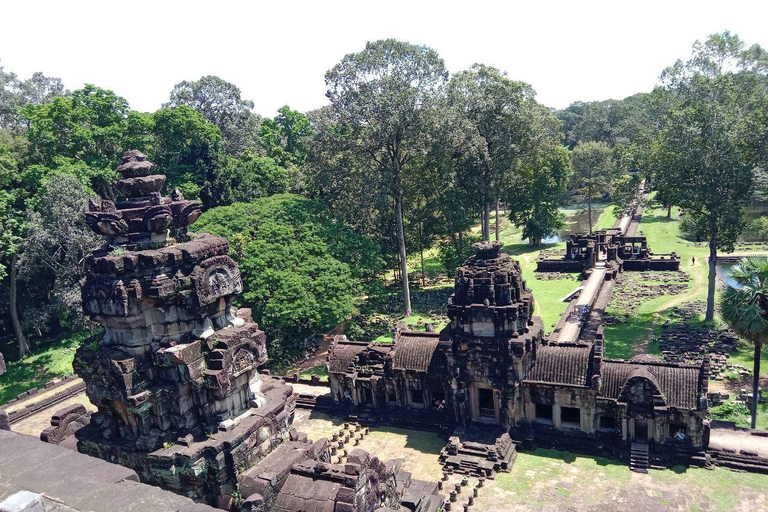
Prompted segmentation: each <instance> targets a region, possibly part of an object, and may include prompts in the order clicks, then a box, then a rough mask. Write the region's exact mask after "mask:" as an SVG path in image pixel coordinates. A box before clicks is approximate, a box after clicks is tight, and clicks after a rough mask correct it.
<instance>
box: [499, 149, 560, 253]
mask: <svg viewBox="0 0 768 512" xmlns="http://www.w3.org/2000/svg"><path fill="white" fill-rule="evenodd" d="M570 176H571V161H570V158H569V157H568V150H567V149H566V148H564V147H562V146H548V147H545V148H542V149H541V150H539V151H537V152H536V153H535V154H534V155H532V156H531V157H530V158H528V159H526V160H525V161H524V162H523V163H522V165H520V166H519V168H518V169H517V170H516V172H515V174H514V176H513V177H512V178H511V181H512V186H510V187H508V188H507V194H508V195H507V196H506V197H505V198H504V200H505V201H504V202H505V204H506V205H508V207H507V208H508V210H509V217H510V220H512V222H513V223H514V224H515V225H516V226H518V227H522V228H523V238H527V239H529V240H530V241H531V244H532V245H540V244H541V240H542V238H546V237H548V236H550V235H553V234H554V233H555V232H557V231H558V230H560V229H562V228H563V227H564V226H565V215H563V214H562V213H560V210H559V207H560V205H561V204H562V200H563V195H564V193H565V189H566V186H567V185H568V181H569V180H570Z"/></svg>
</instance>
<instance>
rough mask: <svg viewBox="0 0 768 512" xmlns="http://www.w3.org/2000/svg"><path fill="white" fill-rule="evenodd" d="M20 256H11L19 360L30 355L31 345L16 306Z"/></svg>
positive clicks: (12, 296) (13, 321)
mask: <svg viewBox="0 0 768 512" xmlns="http://www.w3.org/2000/svg"><path fill="white" fill-rule="evenodd" d="M18 259H19V256H18V255H17V254H15V253H14V254H13V256H11V268H10V288H11V293H10V295H11V296H10V301H9V302H10V310H11V323H12V324H13V333H14V334H15V335H16V341H17V342H18V343H19V359H21V358H22V357H24V356H25V355H27V354H29V352H30V350H29V343H28V342H27V338H25V337H24V333H23V332H22V331H21V323H20V322H19V309H18V306H17V305H16V297H17V294H18V292H17V289H18V286H17V279H16V274H17V273H18V269H17V268H16V264H17V263H18Z"/></svg>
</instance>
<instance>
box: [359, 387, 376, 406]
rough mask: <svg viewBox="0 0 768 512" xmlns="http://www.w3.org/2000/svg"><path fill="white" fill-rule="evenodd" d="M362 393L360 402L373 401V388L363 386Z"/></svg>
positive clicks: (367, 402)
mask: <svg viewBox="0 0 768 512" xmlns="http://www.w3.org/2000/svg"><path fill="white" fill-rule="evenodd" d="M360 391H361V393H360V403H361V404H370V403H372V402H373V392H372V391H371V388H365V387H364V388H362V389H361V390H360Z"/></svg>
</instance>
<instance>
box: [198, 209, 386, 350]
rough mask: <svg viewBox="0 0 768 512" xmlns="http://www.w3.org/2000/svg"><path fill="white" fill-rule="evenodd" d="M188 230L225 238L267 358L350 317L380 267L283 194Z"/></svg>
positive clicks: (365, 244)
mask: <svg viewBox="0 0 768 512" xmlns="http://www.w3.org/2000/svg"><path fill="white" fill-rule="evenodd" d="M196 229H197V231H199V232H209V233H212V234H214V235H217V236H224V237H226V238H228V239H229V240H230V243H231V244H232V247H233V251H232V253H233V254H232V255H233V257H234V258H236V259H237V260H238V263H239V264H240V270H241V273H242V276H243V284H244V290H243V298H244V300H245V302H246V303H247V304H248V305H250V306H251V307H252V308H253V312H254V316H255V318H256V319H257V321H258V322H259V324H260V325H261V326H262V327H263V328H264V329H265V330H266V331H267V332H268V334H269V335H270V341H271V344H272V345H271V347H270V355H271V358H272V359H273V361H274V362H275V363H280V362H290V360H288V361H285V360H283V361H281V359H289V358H291V357H295V356H296V355H297V354H298V353H299V352H300V351H301V350H303V349H304V348H305V347H306V346H307V344H309V343H311V342H314V341H315V338H316V337H317V336H318V335H319V334H320V333H321V332H323V331H325V330H327V329H329V328H331V327H333V326H334V325H336V324H337V323H338V322H340V321H342V320H344V319H346V318H347V317H349V316H351V315H353V314H354V313H355V312H356V311H357V302H358V297H359V295H360V294H361V293H362V292H363V288H364V284H365V283H366V282H367V281H370V280H372V279H375V278H376V276H377V275H379V274H380V273H381V272H382V270H383V262H382V260H381V257H380V255H379V249H378V248H377V247H376V245H375V244H373V243H372V242H371V241H369V240H367V239H366V238H364V237H362V236H359V235H356V234H355V233H353V232H352V231H351V230H350V229H349V228H347V227H346V226H344V225H342V224H340V223H338V222H335V221H333V220H332V219H331V217H330V215H329V213H328V210H327V209H326V208H325V207H324V206H323V205H321V204H319V203H316V202H314V201H310V200H307V199H303V198H301V197H298V196H294V195H290V194H280V195H275V196H271V197H267V198H262V199H258V200H256V201H253V202H251V203H236V204H233V205H231V206H226V207H219V208H214V209H212V210H209V211H208V212H206V213H205V214H203V216H202V217H201V218H200V220H199V221H198V223H197V224H196Z"/></svg>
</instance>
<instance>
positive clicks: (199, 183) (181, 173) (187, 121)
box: [150, 105, 221, 207]
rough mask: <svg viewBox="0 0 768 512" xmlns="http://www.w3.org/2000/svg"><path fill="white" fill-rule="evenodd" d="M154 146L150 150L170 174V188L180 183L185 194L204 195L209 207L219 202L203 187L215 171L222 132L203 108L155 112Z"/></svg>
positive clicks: (186, 195) (205, 203) (211, 178)
mask: <svg viewBox="0 0 768 512" xmlns="http://www.w3.org/2000/svg"><path fill="white" fill-rule="evenodd" d="M152 120H153V129H152V134H153V138H154V150H153V151H151V152H150V156H151V157H152V158H153V160H154V163H155V165H157V168H158V169H159V170H160V171H162V172H163V173H165V174H166V176H167V178H168V181H167V182H166V188H167V189H169V190H172V189H173V188H175V187H178V188H179V189H180V190H181V192H182V193H183V194H184V196H185V197H187V198H188V199H195V198H198V197H200V198H201V199H203V203H204V205H205V206H206V207H210V206H211V205H213V204H214V203H215V199H214V198H212V197H211V194H210V193H209V192H207V191H205V190H203V189H204V188H205V187H206V185H207V184H208V183H209V182H210V181H212V180H213V176H214V174H215V168H216V162H217V155H218V148H219V143H220V142H221V132H219V129H218V128H217V127H216V125H214V124H212V123H209V122H208V121H206V120H205V117H203V115H202V114H201V113H200V112H197V111H196V110H194V109H192V108H191V107H188V106H186V105H181V106H178V107H175V108H164V109H161V110H158V111H157V112H155V113H154V114H152Z"/></svg>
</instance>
